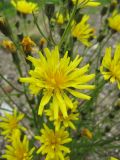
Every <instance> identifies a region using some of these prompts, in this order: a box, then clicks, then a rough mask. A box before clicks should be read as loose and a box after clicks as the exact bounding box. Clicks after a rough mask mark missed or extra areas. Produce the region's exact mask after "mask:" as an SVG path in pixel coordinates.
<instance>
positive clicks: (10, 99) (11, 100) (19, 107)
mask: <svg viewBox="0 0 120 160" xmlns="http://www.w3.org/2000/svg"><path fill="white" fill-rule="evenodd" d="M0 88H1V90H2V91H3V93H4V94H5V95H6V97H7V98H8V99H9V101H10V102H11V103H13V104H14V105H15V106H16V107H18V109H19V110H20V111H21V112H22V113H24V114H25V116H26V117H27V118H28V119H31V117H29V116H28V115H27V114H26V112H24V111H23V110H22V109H21V106H19V105H18V104H16V103H15V102H14V100H13V99H12V98H11V97H10V95H9V94H8V93H7V92H6V91H5V90H4V88H3V87H2V86H1V85H0Z"/></svg>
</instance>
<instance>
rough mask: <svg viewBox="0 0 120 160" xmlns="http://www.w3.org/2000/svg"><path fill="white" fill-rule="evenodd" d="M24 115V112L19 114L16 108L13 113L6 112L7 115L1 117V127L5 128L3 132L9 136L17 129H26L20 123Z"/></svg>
mask: <svg viewBox="0 0 120 160" xmlns="http://www.w3.org/2000/svg"><path fill="white" fill-rule="evenodd" d="M23 117H24V114H22V113H19V114H18V113H17V110H16V109H15V110H14V112H13V114H9V113H5V117H0V120H1V121H0V128H1V129H2V130H3V131H2V132H1V134H2V135H4V136H5V137H6V138H8V137H9V136H11V134H12V133H13V132H14V131H15V130H17V129H18V130H23V131H25V128H24V127H23V126H21V125H20V124H19V123H20V121H21V120H22V119H23Z"/></svg>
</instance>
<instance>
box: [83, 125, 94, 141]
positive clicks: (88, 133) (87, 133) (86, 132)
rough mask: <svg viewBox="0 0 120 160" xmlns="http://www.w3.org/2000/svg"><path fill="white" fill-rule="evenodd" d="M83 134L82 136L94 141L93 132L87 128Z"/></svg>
mask: <svg viewBox="0 0 120 160" xmlns="http://www.w3.org/2000/svg"><path fill="white" fill-rule="evenodd" d="M81 134H82V136H86V137H87V138H89V139H92V138H93V134H92V132H91V131H90V130H89V129H87V128H84V129H83V130H82V132H81Z"/></svg>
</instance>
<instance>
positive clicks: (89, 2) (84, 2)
mask: <svg viewBox="0 0 120 160" xmlns="http://www.w3.org/2000/svg"><path fill="white" fill-rule="evenodd" d="M76 1H77V0H72V2H73V4H76ZM78 4H79V5H80V6H81V7H85V6H92V7H96V6H99V5H100V2H95V1H94V0H78Z"/></svg>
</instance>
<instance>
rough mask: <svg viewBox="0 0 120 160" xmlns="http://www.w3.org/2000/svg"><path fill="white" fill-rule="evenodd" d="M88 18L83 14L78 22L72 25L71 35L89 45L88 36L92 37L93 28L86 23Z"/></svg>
mask: <svg viewBox="0 0 120 160" xmlns="http://www.w3.org/2000/svg"><path fill="white" fill-rule="evenodd" d="M88 19H89V16H88V15H84V16H83V17H82V20H81V21H80V22H79V23H78V24H76V25H74V26H73V28H72V36H73V37H75V38H77V39H78V40H79V41H80V42H82V43H83V44H84V45H86V46H88V47H89V46H90V45H91V42H90V38H93V37H94V28H91V27H90V25H89V24H88V23H87V21H88Z"/></svg>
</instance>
